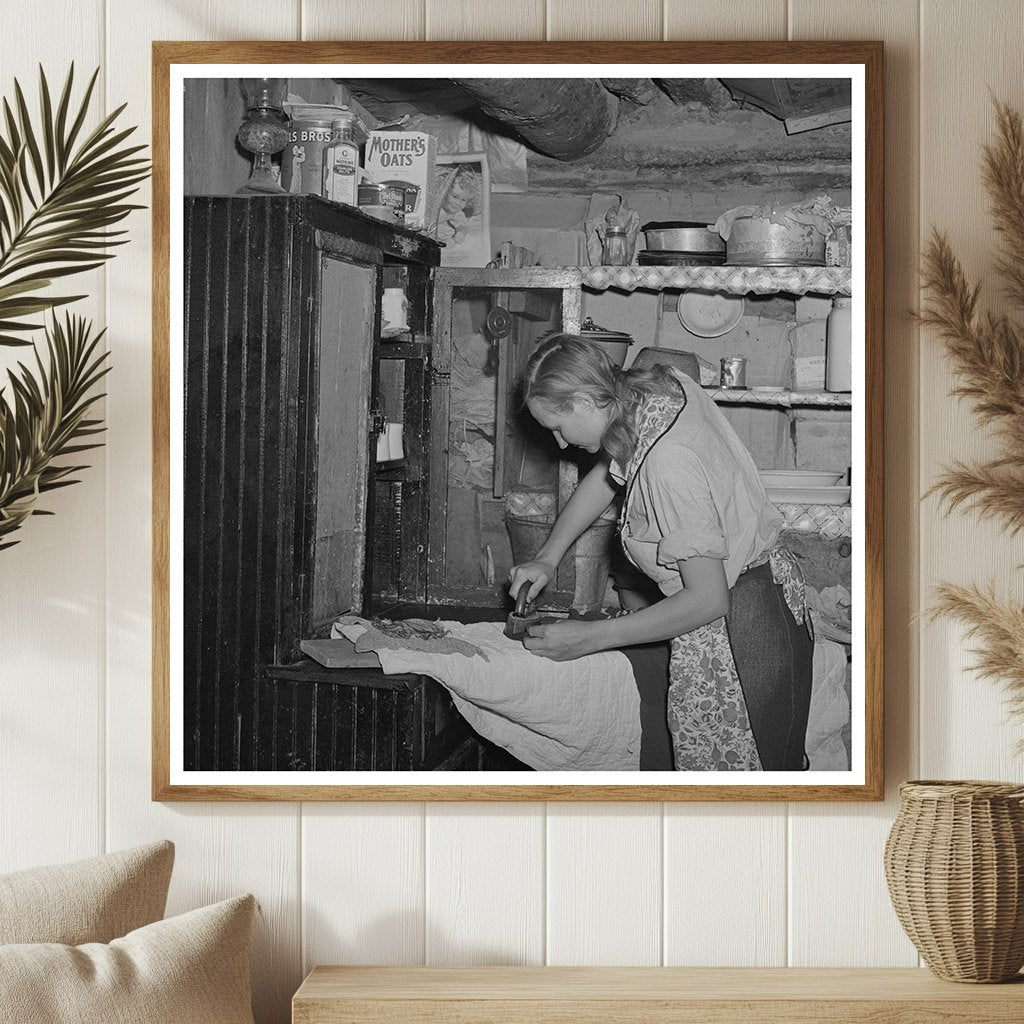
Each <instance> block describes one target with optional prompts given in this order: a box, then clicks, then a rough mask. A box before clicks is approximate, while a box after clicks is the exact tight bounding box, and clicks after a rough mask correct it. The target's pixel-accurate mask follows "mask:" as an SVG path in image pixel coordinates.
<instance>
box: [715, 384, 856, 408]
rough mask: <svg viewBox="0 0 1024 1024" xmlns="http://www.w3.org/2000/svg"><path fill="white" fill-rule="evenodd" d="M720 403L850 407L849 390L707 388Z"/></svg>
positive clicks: (789, 406) (779, 406)
mask: <svg viewBox="0 0 1024 1024" xmlns="http://www.w3.org/2000/svg"><path fill="white" fill-rule="evenodd" d="M705 390H706V391H707V393H708V397H709V398H710V399H711V400H712V401H713V402H715V403H717V404H718V405H757V406H762V405H768V406H776V407H778V408H781V409H796V408H800V409H808V408H810V409H849V408H851V407H852V402H851V395H850V392H848V391H790V390H788V389H779V390H778V391H775V390H773V389H767V388H705Z"/></svg>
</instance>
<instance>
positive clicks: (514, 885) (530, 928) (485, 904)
mask: <svg viewBox="0 0 1024 1024" xmlns="http://www.w3.org/2000/svg"><path fill="white" fill-rule="evenodd" d="M544 832H545V821H544V805H543V804H535V803H522V804H427V816H426V830H425V833H426V864H425V870H424V878H425V880H426V904H427V919H426V956H425V962H426V963H428V964H543V963H544V888H545V881H544V872H545V864H544V838H545V837H544Z"/></svg>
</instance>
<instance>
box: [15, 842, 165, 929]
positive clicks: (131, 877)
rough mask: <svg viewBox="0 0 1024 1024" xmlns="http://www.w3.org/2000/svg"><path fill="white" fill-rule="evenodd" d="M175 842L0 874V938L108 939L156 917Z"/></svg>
mask: <svg viewBox="0 0 1024 1024" xmlns="http://www.w3.org/2000/svg"><path fill="white" fill-rule="evenodd" d="M173 866H174V844H173V843H169V842H166V841H165V842H160V843H149V844H147V845H146V846H136V847H133V848H132V849H130V850H121V851H119V852H117V853H108V854H105V855H104V856H102V857H90V858H89V859H88V860H80V861H76V862H75V863H73V864H54V865H50V866H47V867H42V868H30V869H29V870H28V871H16V872H14V873H13V874H9V875H0V944H6V943H11V942H63V943H67V944H68V945H69V946H79V945H81V944H82V943H83V942H110V940H111V939H117V938H120V937H121V936H122V935H127V934H128V932H131V931H135V929H136V928H141V927H142V926H143V925H146V924H151V923H152V922H153V921H159V920H160V918H162V917H163V916H164V907H165V906H166V904H167V887H168V885H170V882H171V868H172V867H173Z"/></svg>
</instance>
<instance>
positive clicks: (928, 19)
mask: <svg viewBox="0 0 1024 1024" xmlns="http://www.w3.org/2000/svg"><path fill="white" fill-rule="evenodd" d="M980 7H981V9H979V5H978V4H977V3H972V2H970V0H944V2H942V3H926V4H924V5H923V7H922V12H921V100H922V102H921V221H922V223H921V229H922V234H924V235H925V236H927V233H928V232H929V231H930V229H931V228H932V227H933V226H935V227H939V228H942V229H943V230H945V231H947V232H948V234H949V238H950V241H951V243H952V245H953V247H954V250H955V251H956V252H957V253H958V254H960V256H961V258H962V259H963V262H964V267H965V270H966V271H967V274H968V275H969V276H970V277H971V278H974V279H980V280H982V281H983V282H984V288H983V301H992V302H993V304H994V306H995V308H996V309H999V308H1000V306H1001V305H1002V306H1003V309H1004V311H1005V304H1004V303H1003V302H1002V300H1001V296H1000V295H999V287H1000V286H999V282H998V280H997V279H996V277H995V275H994V274H992V273H990V267H991V261H992V257H993V256H994V254H995V248H996V245H997V237H996V235H995V233H994V231H993V230H992V224H991V221H990V219H989V216H988V206H987V203H986V198H985V194H984V192H983V191H982V189H981V184H980V165H981V147H982V145H983V144H984V143H986V142H990V141H992V140H993V138H994V135H995V128H994V123H995V122H994V117H993V112H992V106H991V103H990V101H989V90H991V91H992V93H993V94H994V95H995V96H997V97H999V98H1000V99H1002V100H1004V101H1009V102H1010V103H1012V104H1014V106H1016V107H1017V109H1018V110H1019V109H1021V107H1024V47H1022V46H1021V42H1022V40H1024V5H1021V4H1020V3H1016V2H1014V0H987V2H986V3H984V4H982V5H980ZM953 69H955V73H951V72H952V70H953ZM951 153H955V154H957V155H956V158H955V159H951V158H950V154H951ZM921 346H922V359H921V377H920V386H921V433H920V438H921V487H922V490H924V489H926V488H927V487H928V486H929V485H930V484H931V483H932V482H933V481H934V479H935V474H936V473H937V471H938V470H939V468H940V467H941V466H942V465H943V464H945V463H949V462H952V461H953V460H954V459H957V458H960V459H969V458H971V457H972V456H975V455H978V454H980V453H982V452H984V451H985V450H986V449H987V448H988V445H989V440H988V438H986V436H985V434H984V432H983V431H982V430H980V429H979V427H978V425H977V422H976V421H975V420H974V418H973V417H972V415H971V414H970V412H969V407H968V406H966V405H964V404H963V403H961V402H959V401H957V400H956V399H953V398H951V397H949V391H950V386H951V384H952V383H953V378H952V375H951V373H950V371H949V367H948V366H947V364H946V362H945V360H944V359H943V358H941V352H942V346H941V343H940V342H939V341H938V339H937V338H935V337H934V336H933V334H932V332H930V331H922V338H921ZM1021 563H1024V537H1018V538H1017V540H1016V541H1015V542H1013V543H1011V542H1010V541H1009V540H1008V538H1007V536H1006V535H1005V534H1004V533H1002V532H1001V531H1000V530H999V528H998V526H997V524H995V523H992V522H989V523H980V524H979V523H978V522H977V520H976V519H975V518H974V517H972V516H970V515H962V514H958V515H953V516H950V517H949V518H948V519H943V518H941V517H940V516H939V514H938V503H937V502H936V500H935V499H934V498H929V499H928V500H927V501H925V502H924V504H923V505H922V514H921V575H920V582H921V607H922V608H927V606H928V602H929V600H930V590H931V588H932V587H933V586H934V585H935V584H936V583H937V582H939V581H941V580H952V581H953V582H959V583H964V582H968V581H970V580H976V581H978V582H979V583H981V584H982V585H987V584H988V583H989V582H990V581H995V583H996V585H997V586H998V587H999V588H1000V589H1001V590H1003V591H1004V592H1006V591H1009V590H1011V589H1012V590H1013V591H1015V593H1016V596H1017V598H1018V599H1020V598H1021V597H1024V591H1022V589H1021V587H1022V574H1021V572H1020V571H1019V570H1018V569H1017V567H1018V566H1020V565H1021ZM970 661H971V659H970V656H969V655H968V654H967V653H966V652H965V650H964V645H963V630H962V629H961V628H960V627H959V626H958V625H957V624H956V623H952V622H948V621H940V622H937V623H935V624H934V625H925V627H924V629H923V633H922V643H921V680H922V691H921V719H920V731H921V771H922V773H923V774H925V775H928V776H934V775H936V774H938V775H946V776H950V777H965V776H966V777H975V778H993V779H997V778H1008V779H1013V778H1017V779H1019V778H1021V762H1020V758H1019V757H1014V756H1013V748H1014V745H1015V744H1016V743H1017V742H1019V741H1020V739H1021V736H1022V730H1021V727H1020V719H1019V718H1018V719H1016V721H1015V722H1014V723H1012V724H1007V718H1006V713H1007V707H1006V704H1005V701H1004V699H1003V695H1002V692H1001V691H1000V690H999V688H998V684H996V683H994V682H992V681H991V680H978V679H975V678H973V677H972V676H971V675H970V674H968V673H967V672H966V671H965V667H966V666H967V665H968V664H969V663H970Z"/></svg>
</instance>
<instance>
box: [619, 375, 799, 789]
mask: <svg viewBox="0 0 1024 1024" xmlns="http://www.w3.org/2000/svg"><path fill="white" fill-rule="evenodd" d="M685 406H686V399H685V398H682V397H681V398H678V399H677V398H673V397H669V396H660V395H659V396H655V397H652V398H650V399H649V400H648V401H647V402H646V403H644V405H643V406H642V407H641V409H640V410H639V413H638V418H637V445H636V450H635V451H634V453H633V456H632V458H631V459H630V461H629V465H628V466H627V467H626V470H625V474H624V483H625V488H626V491H625V497H624V499H623V502H622V511H621V512H620V514H619V530H620V532H623V531H625V530H626V521H627V518H628V516H629V510H630V503H631V496H632V491H633V487H632V484H633V481H634V480H635V479H636V476H637V474H638V473H639V471H640V468H641V466H642V465H643V463H644V460H645V459H646V457H647V454H648V452H649V451H650V450H651V448H652V447H653V446H654V445H655V443H656V442H657V441H658V440H659V439H660V438H661V437H662V436H663V435H664V434H665V433H666V432H667V431H668V429H669V428H670V427H671V426H672V425H673V424H674V423H675V421H676V419H678V417H679V414H680V413H681V412H682V410H683V409H684V408H685ZM613 473H615V468H614V467H613ZM622 546H623V550H624V551H625V553H626V557H627V558H628V559H629V561H630V562H632V564H633V565H636V562H634V561H633V558H632V556H631V555H630V553H629V549H628V546H627V545H626V544H625V543H624V544H623V545H622ZM766 562H767V563H769V565H770V568H771V573H772V579H773V580H774V582H775V583H777V584H779V585H781V586H782V588H783V593H784V594H785V599H786V604H787V605H788V607H789V610H790V611H791V612H792V613H793V616H794V618H795V619H796V621H797V622H806V621H807V605H806V602H805V599H804V583H803V577H802V575H801V573H800V568H799V566H798V565H797V563H796V559H795V558H794V557H793V555H792V554H791V553H790V552H789V551H787V550H786V548H784V547H782V545H779V544H776V545H775V546H774V547H773V548H772V549H771V550H770V551H767V552H765V553H764V554H763V555H762V556H761V557H760V558H757V559H755V560H754V561H753V562H751V563H750V564H749V565H748V566H746V567H745V568H744V569H743V572H746V571H747V570H748V569H752V568H754V567H756V566H758V565H763V564H765V563H766ZM636 567H637V568H638V569H640V566H638V565H637V566H636ZM642 571H643V570H642V569H641V572H642ZM668 727H669V732H670V733H671V734H672V747H673V753H674V757H675V769H676V771H760V770H761V759H760V758H759V757H758V753H757V746H756V744H755V742H754V734H753V732H752V730H751V728H750V719H749V717H748V715H747V705H746V701H745V700H744V698H743V688H742V686H741V685H740V677H739V673H738V672H737V671H736V664H735V661H734V660H733V654H732V647H731V645H730V643H729V633H728V630H727V629H726V620H725V617H724V616H722V617H721V618H718V619H715V620H714V621H712V622H709V623H707V625H704V626H698V627H697V628H696V629H694V630H691V631H690V632H689V633H684V634H683V635H682V636H677V637H673V639H672V641H671V658H670V661H669V688H668Z"/></svg>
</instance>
